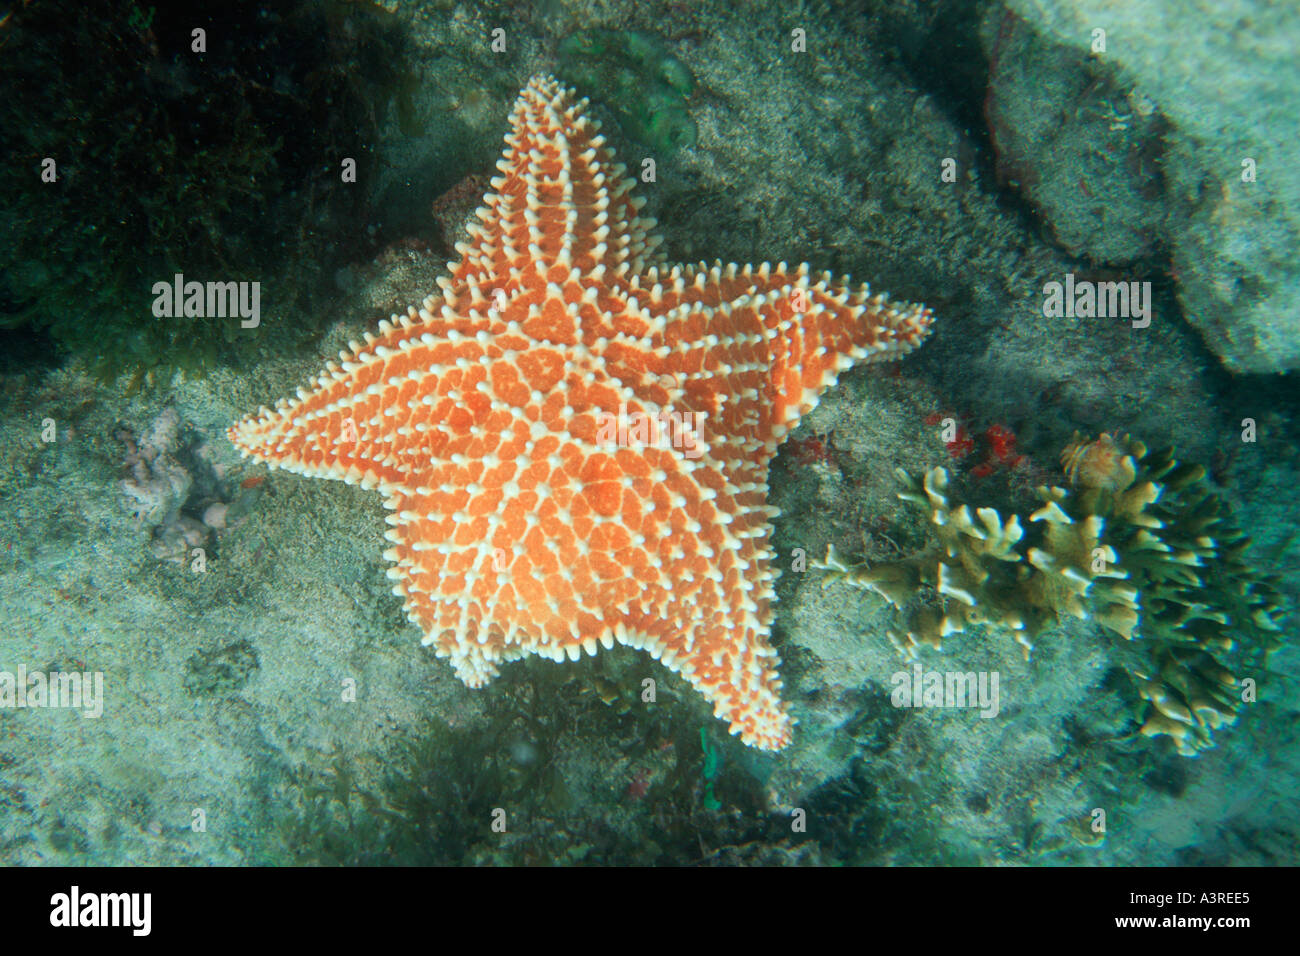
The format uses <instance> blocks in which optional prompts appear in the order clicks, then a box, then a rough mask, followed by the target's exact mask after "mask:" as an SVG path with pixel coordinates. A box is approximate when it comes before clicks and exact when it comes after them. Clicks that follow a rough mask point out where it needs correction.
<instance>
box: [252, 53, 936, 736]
mask: <svg viewBox="0 0 1300 956" xmlns="http://www.w3.org/2000/svg"><path fill="white" fill-rule="evenodd" d="M585 105H586V101H585V100H584V101H582V102H579V103H576V104H575V103H574V102H573V100H572V94H571V93H570V92H568V91H566V90H563V89H561V88H560V87H559V86H558V85H557V84H556V82H555V80H554V79H552V78H549V77H536V78H534V79H533V80H532V81H531V82H530V83H529V84H528V86H527V88H526V89H524V91H523V92H522V93H521V94H520V96H519V99H518V101H517V102H516V104H515V108H514V113H513V115H512V116H511V127H512V129H511V132H510V133H509V134H508V135H507V136H506V150H505V155H504V157H503V159H502V160H501V161H500V162H498V164H497V166H498V168H499V169H500V171H501V175H500V176H498V177H496V178H495V179H493V180H492V182H491V192H489V193H488V195H487V197H486V198H485V199H484V206H483V207H482V208H480V209H479V210H478V213H477V215H478V218H479V219H480V220H481V223H475V224H474V225H472V226H471V227H470V235H471V238H472V243H471V244H469V245H465V244H461V245H458V246H457V252H458V253H460V255H461V257H462V258H461V259H460V261H459V262H456V263H454V264H452V265H451V266H450V273H451V274H450V275H449V276H448V277H446V278H442V279H439V280H438V285H439V287H440V289H441V293H440V294H439V295H436V296H433V297H431V298H428V299H426V300H425V301H424V305H423V308H421V309H419V310H418V311H417V310H416V309H415V308H414V307H412V308H410V309H409V310H408V314H407V315H404V316H398V315H394V316H393V317H392V320H391V321H387V322H380V324H379V335H378V336H377V337H376V336H373V335H370V334H367V335H366V336H365V344H364V345H359V344H357V343H351V348H350V351H346V352H342V353H340V359H341V362H340V364H337V365H336V364H334V363H330V364H329V365H328V366H327V367H326V369H325V371H324V372H322V373H321V374H320V375H319V376H317V378H316V379H315V380H314V382H313V383H312V386H311V390H310V391H304V390H301V389H300V390H299V391H298V396H297V399H296V400H294V399H291V400H288V401H284V400H281V401H280V402H279V403H277V405H276V408H275V410H274V411H268V410H267V409H265V408H263V409H262V410H261V411H260V413H259V414H258V415H257V416H255V417H249V418H247V419H245V420H243V421H242V422H240V423H239V424H237V425H235V426H234V427H232V428H231V429H230V431H229V436H230V440H231V441H232V442H233V443H234V444H235V445H236V446H237V447H238V448H239V449H240V451H241V452H243V453H244V454H245V455H246V456H252V457H253V458H255V459H257V460H259V461H265V462H266V463H268V464H270V465H273V466H276V467H279V468H283V469H285V470H287V471H292V472H296V473H298V474H302V475H310V476H314V477H320V478H337V479H341V480H343V481H346V482H348V483H350V484H356V483H360V485H361V486H362V487H363V488H375V489H378V490H379V491H380V492H381V493H382V494H383V495H384V504H385V506H386V507H387V508H388V509H389V510H390V511H391V512H392V514H391V515H389V516H388V518H387V521H388V523H389V524H390V525H392V528H391V529H390V530H389V531H388V532H387V533H386V535H385V537H386V538H387V539H388V540H389V541H390V542H392V547H390V548H389V549H388V550H387V551H385V552H384V557H385V558H386V559H387V560H389V561H392V562H394V564H395V566H394V567H393V568H390V569H389V571H388V574H389V577H390V578H392V579H393V580H394V581H395V582H396V586H395V587H394V589H393V591H394V593H395V594H397V595H399V596H400V597H402V598H403V599H404V603H403V606H404V608H405V610H406V612H407V614H408V615H409V617H410V618H411V620H412V621H413V622H414V623H415V624H417V625H418V626H419V627H420V628H421V629H422V630H423V632H424V635H425V636H424V643H425V644H431V645H433V647H434V648H435V650H436V652H437V655H438V656H439V657H445V658H449V659H450V661H451V664H452V666H453V667H454V668H455V671H456V674H457V675H458V676H459V677H460V678H461V680H463V681H464V682H465V683H466V684H468V685H469V686H471V687H479V686H482V685H483V684H485V683H487V682H488V681H489V680H491V679H492V678H494V677H496V676H497V674H498V665H499V664H501V663H502V662H504V661H510V660H515V659H517V658H521V657H524V656H526V655H529V654H538V655H541V656H542V657H549V658H551V659H552V660H556V661H562V660H564V659H565V657H566V656H567V657H568V658H570V659H573V660H576V659H577V658H578V657H579V656H580V655H581V654H582V652H583V651H585V652H587V653H588V654H594V653H595V652H596V650H597V647H598V646H604V647H606V648H608V647H612V646H613V645H614V644H616V643H617V644H626V645H628V646H631V647H638V648H641V649H642V650H644V651H647V652H648V653H649V654H650V655H651V656H653V657H656V658H658V659H659V660H660V661H661V662H662V663H663V664H664V665H665V666H666V667H668V668H670V669H672V670H674V671H678V672H680V673H681V674H682V675H683V676H684V677H685V678H686V679H687V680H688V681H689V682H690V684H691V686H693V687H694V688H695V689H696V690H698V691H699V692H700V693H701V694H703V695H704V696H705V697H706V698H707V699H708V700H709V701H710V702H711V703H712V704H713V707H714V712H715V713H716V714H717V715H718V716H719V717H721V718H723V719H724V720H727V721H729V722H730V725H731V732H732V733H739V734H740V735H741V738H742V739H743V740H744V742H745V743H747V744H749V745H751V746H755V747H761V748H764V749H772V750H775V749H779V748H781V747H784V746H785V745H786V744H787V743H789V741H790V725H791V719H790V716H789V714H788V713H787V711H786V709H785V706H784V705H783V703H782V702H781V699H780V693H779V692H780V689H781V681H780V679H779V678H778V677H777V673H776V666H777V664H778V658H777V655H776V652H775V651H774V650H773V649H772V647H771V645H770V643H769V642H768V636H769V633H770V627H771V620H772V602H773V601H774V600H775V593H774V592H773V589H772V583H773V580H774V579H775V576H776V570H775V569H774V568H773V567H772V558H773V557H774V553H773V551H772V550H771V549H770V547H769V546H768V538H769V536H770V534H771V530H772V528H771V524H770V523H769V520H768V519H769V518H770V517H771V516H772V515H773V514H774V513H775V511H774V509H773V508H771V507H770V506H769V505H768V504H767V469H768V464H769V463H770V462H771V460H772V457H773V456H774V455H775V454H776V450H777V446H778V445H780V444H781V442H782V440H783V439H784V438H785V436H786V435H787V433H788V432H789V431H790V429H791V428H792V427H794V425H795V423H796V422H797V421H798V420H799V417H800V416H801V415H803V414H804V413H805V412H807V411H808V410H809V409H811V408H812V407H813V406H814V405H815V404H816V403H817V399H818V396H819V394H820V393H821V392H822V391H823V390H824V389H826V388H827V387H829V386H830V385H831V384H833V383H834V382H835V379H836V376H837V375H838V374H839V373H840V372H842V371H843V370H844V369H846V368H848V367H849V366H851V365H853V364H854V363H855V362H858V361H873V360H879V359H892V358H898V357H900V356H901V355H903V354H905V353H907V352H909V351H911V350H912V349H913V348H915V347H916V346H917V345H918V344H920V342H921V341H922V339H924V338H925V336H926V334H927V333H928V331H929V329H930V325H931V322H932V316H931V314H930V312H929V310H928V309H926V308H924V307H922V306H918V305H908V304H904V303H891V302H889V301H888V300H887V299H886V297H885V296H883V295H871V294H870V293H869V292H868V290H867V287H866V286H862V287H861V288H860V289H859V290H857V291H849V290H848V289H846V288H845V286H844V285H843V284H841V283H833V282H832V281H831V279H830V277H829V275H826V276H821V277H813V276H811V275H810V274H809V271H808V267H807V266H800V267H799V268H797V269H794V270H790V269H787V268H786V266H785V264H784V263H782V264H781V265H778V266H776V267H771V266H769V265H767V264H766V263H765V264H763V265H762V266H759V267H758V268H757V269H753V268H751V267H749V266H745V267H743V268H738V267H737V266H734V265H728V266H722V265H720V264H719V265H715V266H714V267H713V268H708V267H707V266H705V265H704V264H703V263H701V264H700V265H698V266H672V267H669V266H667V265H665V264H664V263H663V262H662V261H661V260H660V258H659V257H658V256H657V255H656V253H655V249H656V247H657V246H658V245H659V237H658V236H655V235H653V234H652V233H651V229H652V228H653V227H654V225H655V223H654V221H653V220H651V219H644V218H640V217H639V216H638V213H639V211H640V209H641V207H642V206H643V205H644V202H645V201H644V200H643V199H639V198H634V197H633V196H632V187H633V185H634V184H633V182H632V181H631V180H629V179H625V178H624V173H625V169H624V167H623V166H621V165H617V164H616V163H615V161H614V157H613V155H612V153H611V152H610V150H609V149H608V148H607V147H606V146H605V143H604V137H602V136H599V135H598V134H597V130H598V129H599V126H598V124H597V123H596V122H594V121H592V120H590V119H588V118H587V117H586V116H585V115H584V107H585Z"/></svg>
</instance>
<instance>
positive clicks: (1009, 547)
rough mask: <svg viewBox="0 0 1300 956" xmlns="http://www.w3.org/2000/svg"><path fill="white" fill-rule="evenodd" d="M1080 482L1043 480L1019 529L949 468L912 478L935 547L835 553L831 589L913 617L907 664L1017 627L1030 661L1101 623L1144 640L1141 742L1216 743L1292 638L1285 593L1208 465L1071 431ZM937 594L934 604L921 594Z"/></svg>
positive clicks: (1070, 453) (1073, 475)
mask: <svg viewBox="0 0 1300 956" xmlns="http://www.w3.org/2000/svg"><path fill="white" fill-rule="evenodd" d="M1061 461H1062V465H1063V467H1064V469H1065V474H1066V476H1067V478H1068V479H1069V481H1070V484H1071V488H1069V489H1066V488H1062V487H1058V486H1050V487H1049V486H1042V487H1039V488H1038V489H1037V492H1036V493H1037V496H1038V498H1039V499H1040V501H1041V502H1042V506H1041V507H1040V508H1039V509H1038V510H1036V511H1034V512H1033V513H1032V514H1030V515H1029V517H1028V520H1027V521H1022V520H1021V518H1020V517H1019V516H1018V515H1015V514H1012V515H1011V516H1010V517H1008V518H1004V517H1003V516H1002V515H1001V514H999V513H998V512H997V511H996V510H994V509H993V508H978V509H976V510H975V511H973V512H972V510H971V508H970V506H969V505H966V504H956V503H954V501H953V499H952V496H951V494H950V491H949V475H948V472H947V471H946V470H944V469H943V468H934V469H931V470H930V471H929V472H927V473H926V474H925V476H924V477H923V478H920V479H918V478H915V477H913V476H911V475H909V474H907V473H906V472H904V471H902V470H901V469H900V471H899V475H900V478H901V479H902V481H903V483H904V490H903V491H901V492H900V493H899V495H898V496H899V498H901V499H902V500H903V501H906V502H908V503H909V504H911V505H912V506H914V507H916V508H917V509H919V510H920V511H921V512H923V513H924V514H925V516H926V519H927V526H928V528H929V533H930V535H931V537H932V538H933V541H932V542H931V544H930V545H929V546H928V547H926V548H925V549H924V550H922V551H921V552H919V553H917V554H915V555H912V556H910V557H907V558H904V559H902V560H899V561H891V562H885V563H880V564H876V565H874V566H871V567H868V566H867V565H866V564H865V563H862V564H849V563H846V562H845V561H843V560H841V559H840V557H839V556H838V555H837V554H836V553H835V550H834V548H831V549H830V551H829V553H828V554H827V558H826V561H825V562H820V563H818V564H817V565H816V566H817V567H820V568H822V569H823V570H828V571H830V572H832V573H831V575H829V576H828V577H827V578H826V579H825V581H824V582H823V584H829V583H831V582H833V581H836V580H841V579H842V580H847V581H849V582H851V583H853V584H856V585H858V586H860V587H864V588H868V589H870V590H873V591H875V592H877V593H878V594H880V595H882V596H883V597H884V598H885V599H886V600H887V601H889V602H890V603H891V604H892V605H893V606H894V607H895V608H897V609H898V611H899V612H900V615H901V616H902V627H901V628H900V629H897V630H894V631H891V633H890V639H891V640H892V641H893V642H894V644H895V646H897V647H898V648H899V650H900V651H901V652H902V653H903V654H905V655H906V656H908V657H914V656H915V655H916V653H917V650H918V648H919V646H920V645H921V644H928V645H930V646H931V647H934V648H938V647H940V645H941V643H942V640H943V638H944V637H946V636H947V635H949V634H954V633H958V632H961V631H964V630H966V628H967V626H968V625H981V624H982V625H987V626H989V627H992V628H995V629H1001V630H1009V631H1010V632H1011V633H1012V634H1013V635H1014V637H1015V640H1016V641H1017V642H1019V643H1020V644H1021V645H1022V647H1023V648H1024V650H1025V656H1026V658H1028V656H1029V654H1030V652H1031V650H1032V649H1033V646H1034V643H1033V642H1034V640H1035V639H1036V637H1037V635H1038V634H1039V633H1040V632H1041V631H1043V630H1045V629H1046V628H1048V627H1051V626H1053V625H1055V624H1057V623H1058V622H1059V621H1060V620H1061V618H1063V617H1066V616H1070V617H1076V618H1081V619H1087V618H1092V619H1095V620H1096V621H1097V622H1098V623H1099V624H1101V625H1102V626H1103V627H1104V628H1105V629H1106V630H1107V631H1109V632H1110V633H1111V634H1113V635H1115V636H1116V637H1119V638H1123V639H1124V640H1125V641H1126V642H1128V641H1132V642H1134V644H1135V645H1140V647H1141V649H1142V650H1143V651H1144V652H1145V653H1144V654H1143V655H1142V663H1140V664H1138V665H1134V666H1131V667H1130V668H1129V674H1130V676H1131V677H1132V679H1133V682H1134V685H1135V687H1136V689H1137V692H1138V694H1139V695H1140V696H1141V698H1142V700H1143V701H1144V702H1145V703H1144V704H1143V707H1142V713H1141V715H1140V719H1141V728H1140V729H1141V733H1143V734H1145V735H1147V736H1151V737H1154V736H1168V737H1170V738H1172V739H1173V741H1174V744H1175V746H1176V747H1177V749H1178V752H1179V753H1181V754H1184V755H1189V756H1190V755H1193V754H1195V753H1197V752H1198V751H1201V750H1204V749H1207V748H1209V747H1212V746H1213V745H1214V741H1213V732H1214V730H1216V729H1217V728H1219V727H1221V726H1223V725H1225V724H1230V723H1232V722H1233V721H1234V720H1235V719H1236V717H1237V712H1238V706H1239V704H1240V702H1241V700H1242V691H1241V681H1240V679H1239V677H1240V675H1241V674H1242V673H1244V671H1245V670H1247V669H1249V668H1258V667H1261V666H1262V665H1263V664H1264V662H1265V660H1266V658H1267V655H1268V653H1269V652H1270V651H1271V650H1273V649H1275V648H1276V647H1277V646H1278V644H1279V643H1280V635H1281V627H1280V626H1279V619H1280V616H1281V613H1280V610H1279V597H1278V593H1277V591H1276V590H1275V588H1274V587H1273V584H1272V582H1271V581H1270V580H1269V579H1268V577H1267V576H1266V575H1264V574H1262V573H1261V572H1259V571H1258V570H1256V569H1254V568H1252V567H1251V566H1250V565H1249V564H1247V563H1246V561H1245V558H1244V555H1245V552H1246V550H1247V548H1248V546H1249V544H1250V540H1249V539H1248V538H1247V537H1246V536H1245V535H1244V534H1242V533H1241V531H1240V530H1239V529H1238V528H1237V527H1236V525H1235V524H1234V522H1233V520H1232V516H1231V515H1230V513H1229V511H1228V508H1227V506H1226V505H1225V504H1224V503H1223V501H1222V500H1221V499H1220V498H1219V497H1218V496H1217V495H1215V494H1214V493H1213V492H1212V491H1210V490H1209V489H1208V488H1207V487H1206V486H1205V483H1204V479H1205V469H1204V468H1202V467H1201V466H1199V465H1187V464H1180V463H1179V462H1178V461H1176V460H1175V459H1174V457H1173V452H1172V449H1166V450H1163V451H1158V452H1149V451H1148V450H1147V448H1146V446H1145V445H1143V444H1142V443H1141V442H1139V441H1134V440H1131V439H1129V438H1128V437H1127V436H1126V437H1125V438H1123V439H1120V440H1116V439H1115V438H1113V437H1112V436H1110V435H1107V434H1103V435H1101V436H1100V437H1099V438H1097V439H1096V440H1091V441H1090V440H1086V439H1084V438H1082V437H1081V436H1079V435H1078V434H1076V435H1075V440H1074V441H1073V442H1072V443H1071V444H1070V445H1069V446H1068V447H1067V448H1066V449H1065V451H1064V452H1063V453H1062V455H1061ZM926 589H932V590H933V592H934V594H935V599H934V600H933V601H924V600H918V595H920V594H922V593H923V592H924V591H925V590H926Z"/></svg>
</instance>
